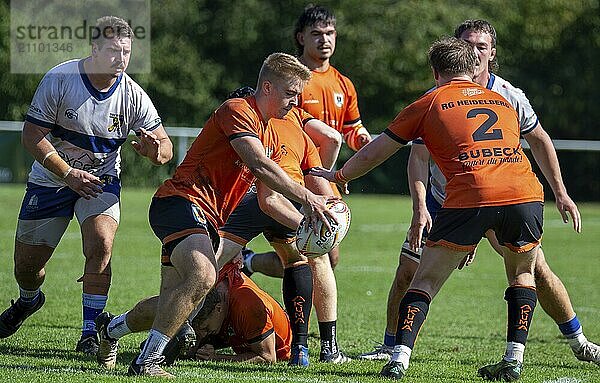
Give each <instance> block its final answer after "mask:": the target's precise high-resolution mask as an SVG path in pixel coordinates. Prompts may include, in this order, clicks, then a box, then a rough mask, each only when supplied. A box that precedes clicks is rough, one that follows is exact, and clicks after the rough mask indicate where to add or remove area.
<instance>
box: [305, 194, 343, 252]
mask: <svg viewBox="0 0 600 383" xmlns="http://www.w3.org/2000/svg"><path fill="white" fill-rule="evenodd" d="M327 207H328V208H329V211H331V212H332V213H333V215H334V216H335V218H336V219H337V223H335V222H333V220H331V219H329V218H328V219H329V224H330V226H331V229H332V230H331V231H330V230H327V227H326V226H325V225H324V224H323V222H321V221H319V222H318V223H317V230H316V233H315V230H313V227H312V225H308V224H307V223H306V219H303V220H302V222H300V226H299V227H298V230H297V232H296V246H297V247H298V250H299V251H300V253H301V254H302V255H305V256H307V257H309V258H315V257H319V256H321V255H323V254H326V253H329V252H330V251H331V249H333V248H335V247H336V246H338V245H339V244H340V242H342V240H343V239H344V237H345V236H346V234H348V229H349V228H350V219H351V215H350V208H349V207H348V205H346V203H345V202H344V201H342V200H332V201H330V202H328V203H327Z"/></svg>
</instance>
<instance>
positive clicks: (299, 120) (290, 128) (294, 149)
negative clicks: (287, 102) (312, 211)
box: [269, 108, 321, 185]
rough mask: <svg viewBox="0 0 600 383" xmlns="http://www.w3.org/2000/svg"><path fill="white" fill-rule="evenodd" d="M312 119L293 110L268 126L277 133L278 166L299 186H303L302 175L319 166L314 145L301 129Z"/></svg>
mask: <svg viewBox="0 0 600 383" xmlns="http://www.w3.org/2000/svg"><path fill="white" fill-rule="evenodd" d="M312 118H313V117H312V116H311V115H310V114H308V113H307V112H305V111H303V110H302V109H299V108H293V109H292V110H290V112H289V113H288V114H287V115H286V116H285V118H284V119H280V120H275V119H272V120H270V121H269V125H271V126H272V128H273V129H274V130H276V131H277V139H278V143H279V153H277V155H278V157H279V162H278V163H279V166H281V168H282V169H283V170H284V171H285V172H286V173H287V174H288V175H289V176H290V178H291V179H293V180H294V181H296V182H298V183H299V184H301V185H304V174H306V173H307V172H308V170H309V169H311V168H314V167H318V166H321V158H320V157H319V152H318V151H317V148H316V147H315V144H314V143H313V142H312V140H311V139H310V137H308V135H307V134H306V133H305V132H304V130H303V129H302V127H303V124H304V123H306V122H307V121H309V120H310V119H312Z"/></svg>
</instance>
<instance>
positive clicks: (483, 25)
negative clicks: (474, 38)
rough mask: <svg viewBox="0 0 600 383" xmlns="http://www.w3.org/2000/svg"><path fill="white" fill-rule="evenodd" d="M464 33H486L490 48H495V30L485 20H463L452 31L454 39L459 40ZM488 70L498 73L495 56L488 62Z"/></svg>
mask: <svg viewBox="0 0 600 383" xmlns="http://www.w3.org/2000/svg"><path fill="white" fill-rule="evenodd" d="M465 31H474V32H481V33H487V34H488V35H490V37H491V38H492V48H496V41H497V37H496V29H495V28H494V26H493V25H492V24H490V23H489V22H488V21H486V20H465V21H463V22H462V23H461V24H460V25H459V26H457V27H456V29H455V30H454V37H456V38H458V39H459V38H460V36H461V35H462V34H463V33H464V32H465ZM489 68H490V70H491V71H492V72H496V71H498V60H497V59H496V56H494V58H493V59H492V60H490V63H489Z"/></svg>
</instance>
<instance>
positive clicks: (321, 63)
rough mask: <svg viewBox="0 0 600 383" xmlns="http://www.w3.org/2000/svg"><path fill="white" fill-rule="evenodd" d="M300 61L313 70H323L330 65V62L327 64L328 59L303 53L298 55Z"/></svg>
mask: <svg viewBox="0 0 600 383" xmlns="http://www.w3.org/2000/svg"><path fill="white" fill-rule="evenodd" d="M300 62H301V63H302V64H304V65H306V66H307V67H308V69H310V70H312V71H314V72H325V71H327V69H329V67H330V66H331V64H329V59H324V60H321V59H314V58H312V57H309V56H308V55H305V54H303V55H302V56H300Z"/></svg>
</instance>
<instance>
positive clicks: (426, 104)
mask: <svg viewBox="0 0 600 383" xmlns="http://www.w3.org/2000/svg"><path fill="white" fill-rule="evenodd" d="M385 133H386V134H387V135H388V136H390V137H391V138H393V139H395V140H397V141H399V142H401V143H403V144H406V143H407V142H408V141H410V140H413V139H416V138H418V137H421V138H422V139H423V141H424V142H425V145H426V146H427V148H428V150H429V152H430V153H431V156H432V158H433V160H434V161H435V162H436V164H438V166H439V168H440V170H441V171H442V173H443V174H444V177H445V178H446V180H447V181H448V184H447V186H446V193H447V197H446V200H445V201H444V205H443V206H444V207H446V208H470V207H480V206H498V205H511V204H518V203H525V202H533V201H543V191H542V186H541V184H540V182H539V181H538V179H537V177H536V176H535V174H534V173H533V171H532V169H531V164H530V162H529V160H528V159H527V156H526V155H525V153H523V148H522V147H521V144H520V130H519V121H518V116H517V113H516V112H515V110H514V108H513V107H512V106H511V105H510V103H509V102H508V101H506V99H504V98H503V97H502V96H501V95H499V94H497V93H495V92H493V91H491V90H488V89H486V88H483V87H481V86H479V85H477V84H474V83H472V82H470V81H464V80H463V81H452V82H451V83H449V84H446V85H444V86H441V87H439V88H437V89H435V90H434V91H432V92H430V93H428V94H426V95H424V96H422V97H421V98H420V99H418V100H417V101H415V102H414V103H412V104H411V105H409V106H408V107H407V108H405V109H404V110H403V111H402V112H400V113H399V114H398V116H396V118H395V119H394V121H393V122H392V123H391V124H390V126H389V127H388V129H387V130H386V131H385Z"/></svg>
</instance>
